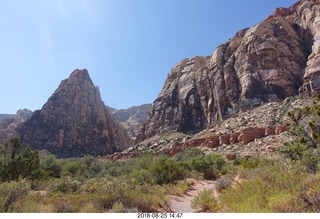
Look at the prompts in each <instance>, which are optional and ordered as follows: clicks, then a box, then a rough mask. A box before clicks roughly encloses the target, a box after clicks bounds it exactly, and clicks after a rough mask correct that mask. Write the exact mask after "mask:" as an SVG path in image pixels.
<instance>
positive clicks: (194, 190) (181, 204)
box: [170, 180, 217, 213]
mask: <svg viewBox="0 0 320 219" xmlns="http://www.w3.org/2000/svg"><path fill="white" fill-rule="evenodd" d="M205 189H212V192H213V193H214V194H215V196H216V195H217V193H216V191H215V183H214V181H209V180H202V181H198V182H197V183H195V184H194V185H193V186H192V187H191V189H190V190H189V191H188V192H186V193H185V194H184V195H182V196H171V206H170V207H171V210H172V211H173V212H182V213H193V212H197V211H198V210H197V209H192V208H191V201H192V200H193V199H194V198H195V197H196V196H197V195H198V194H199V193H200V192H201V191H203V190H205Z"/></svg>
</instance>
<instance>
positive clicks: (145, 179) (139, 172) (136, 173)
mask: <svg viewBox="0 0 320 219" xmlns="http://www.w3.org/2000/svg"><path fill="white" fill-rule="evenodd" d="M129 178H130V181H131V182H132V183H133V184H137V185H143V184H152V183H153V182H154V177H153V175H152V173H151V172H150V171H149V170H148V169H134V170H133V172H131V173H130V175H129Z"/></svg>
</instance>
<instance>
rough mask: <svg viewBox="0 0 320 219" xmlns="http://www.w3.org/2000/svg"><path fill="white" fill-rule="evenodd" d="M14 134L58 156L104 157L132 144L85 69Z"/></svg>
mask: <svg viewBox="0 0 320 219" xmlns="http://www.w3.org/2000/svg"><path fill="white" fill-rule="evenodd" d="M17 131H18V132H19V134H20V136H21V140H22V142H23V143H24V144H26V145H29V146H30V147H33V148H37V149H46V150H48V151H50V152H51V153H54V154H57V155H58V156H60V157H72V156H84V155H86V154H93V155H104V154H108V153H113V152H116V151H120V150H123V149H125V148H127V147H128V146H129V145H130V143H131V140H130V138H129V137H128V135H127V134H126V132H125V130H124V129H123V127H121V126H120V125H119V124H118V122H116V121H115V120H114V119H113V117H112V116H111V115H110V113H109V112H108V111H107V110H106V108H105V105H104V103H103V101H102V100H101V97H100V92H99V89H98V87H95V86H94V84H93V83H92V81H91V79H90V77H89V74H88V71H87V70H86V69H84V70H78V69H77V70H75V71H74V72H72V74H71V75H70V77H69V78H68V79H65V80H63V81H62V82H61V84H60V85H59V87H58V89H57V90H56V91H55V92H54V93H53V94H52V96H51V97H50V98H49V99H48V101H47V103H46V104H44V106H43V107H42V109H41V110H37V111H35V112H34V113H33V115H32V117H31V118H30V120H28V121H27V122H26V123H24V124H23V125H22V126H21V127H20V128H18V130H17Z"/></svg>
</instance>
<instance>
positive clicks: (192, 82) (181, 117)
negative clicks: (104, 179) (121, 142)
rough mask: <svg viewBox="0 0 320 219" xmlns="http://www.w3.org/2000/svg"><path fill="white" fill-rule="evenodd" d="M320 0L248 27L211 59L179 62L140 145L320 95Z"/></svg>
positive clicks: (303, 1)
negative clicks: (286, 101)
mask: <svg viewBox="0 0 320 219" xmlns="http://www.w3.org/2000/svg"><path fill="white" fill-rule="evenodd" d="M319 88H320V0H301V1H299V2H297V3H296V4H294V5H293V6H292V7H290V8H278V9H276V10H275V12H274V13H273V15H271V16H269V17H268V18H266V19H265V20H264V21H262V22H261V23H259V24H257V25H255V26H254V27H252V28H246V29H243V30H241V31H239V32H238V33H236V34H235V35H234V37H233V38H231V39H230V40H228V41H227V42H226V43H224V44H222V45H220V46H218V47H217V49H216V50H215V51H214V53H213V55H212V56H211V57H193V58H190V59H184V60H182V61H181V62H178V63H177V64H176V65H175V66H174V67H173V68H172V70H171V72H170V73H169V74H168V77H167V79H166V81H165V84H164V86H163V89H162V91H161V92H160V94H159V95H158V97H157V99H156V100H155V101H154V102H153V104H152V106H151V108H150V110H149V119H148V120H147V122H146V123H145V124H144V126H143V128H142V129H141V131H140V134H139V136H138V137H137V142H139V141H142V140H143V139H146V138H149V137H151V136H154V135H155V134H158V133H162V132H167V131H169V130H175V131H181V132H184V133H188V132H196V131H200V130H201V129H203V128H204V127H205V126H207V125H212V124H214V123H215V122H217V121H219V120H222V119H224V118H226V117H229V116H231V115H233V114H235V113H238V112H241V111H243V110H248V109H250V108H252V107H256V106H259V105H261V104H262V103H265V102H269V101H278V100H283V99H284V98H286V97H288V96H291V95H294V94H298V92H299V91H300V92H304V93H306V94H313V93H317V92H320V89H319Z"/></svg>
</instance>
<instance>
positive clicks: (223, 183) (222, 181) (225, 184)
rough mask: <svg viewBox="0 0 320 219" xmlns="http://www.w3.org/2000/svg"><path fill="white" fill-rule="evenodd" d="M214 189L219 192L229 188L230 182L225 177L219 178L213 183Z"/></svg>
mask: <svg viewBox="0 0 320 219" xmlns="http://www.w3.org/2000/svg"><path fill="white" fill-rule="evenodd" d="M215 185H216V189H217V190H218V191H219V192H221V191H222V190H224V189H226V188H229V187H231V185H232V181H231V180H230V179H228V178H226V177H222V178H219V179H217V180H216V181H215Z"/></svg>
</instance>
